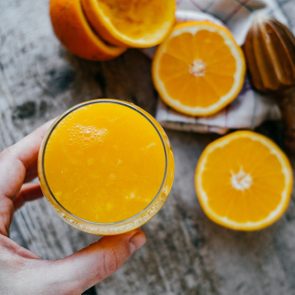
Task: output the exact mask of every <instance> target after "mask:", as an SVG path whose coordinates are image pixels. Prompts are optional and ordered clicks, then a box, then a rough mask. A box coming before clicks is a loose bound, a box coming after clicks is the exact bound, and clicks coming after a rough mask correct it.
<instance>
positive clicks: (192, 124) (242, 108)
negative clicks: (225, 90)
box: [146, 0, 295, 134]
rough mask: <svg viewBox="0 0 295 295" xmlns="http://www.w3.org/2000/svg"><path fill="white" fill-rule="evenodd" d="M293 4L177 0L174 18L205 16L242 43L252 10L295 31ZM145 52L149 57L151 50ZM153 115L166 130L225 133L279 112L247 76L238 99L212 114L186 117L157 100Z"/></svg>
mask: <svg viewBox="0 0 295 295" xmlns="http://www.w3.org/2000/svg"><path fill="white" fill-rule="evenodd" d="M294 4H295V1H294V0H289V1H288V0H284V1H277V0H268V1H263V0H178V1H177V13H176V17H177V19H178V20H179V21H185V20H200V19H208V20H211V21H214V22H218V23H221V24H224V25H226V26H227V27H228V28H229V29H230V30H231V32H232V33H233V35H234V37H235V38H236V40H237V42H238V43H239V44H240V45H242V44H243V42H244V40H245V36H246V34H247V31H248V28H249V25H250V23H251V20H252V17H253V15H254V14H255V13H261V14H269V15H273V16H275V17H276V18H277V19H279V20H280V21H281V22H283V23H285V24H287V25H289V27H291V29H293V31H294V30H295V24H294V23H293V25H292V23H291V21H292V20H293V18H291V16H292V15H293V16H294V12H295V5H294ZM289 18H290V19H289ZM146 53H147V54H148V55H150V56H151V57H152V54H153V50H148V51H146ZM156 118H157V120H158V121H159V122H160V123H161V124H162V125H163V126H164V127H166V128H168V129H175V130H183V131H193V132H201V133H207V132H215V133H219V134H224V133H226V132H227V131H228V130H229V129H253V128H255V127H257V126H258V125H260V124H261V123H262V122H263V121H266V120H277V119H279V118H280V111H279V108H278V107H277V105H276V104H275V102H274V101H272V100H271V99H270V98H269V97H266V96H262V95H261V94H258V93H257V92H255V91H254V90H253V89H252V87H251V85H250V83H249V80H248V78H247V79H246V81H245V84H244V87H243V89H242V91H241V93H240V94H239V96H238V97H237V99H236V100H235V101H234V102H233V103H232V104H231V105H229V106H228V107H226V108H225V109H224V110H222V111H221V112H219V113H218V114H216V115H214V116H211V117H206V118H193V117H188V116H185V115H182V114H179V113H177V112H175V111H174V110H172V109H171V108H169V107H168V106H166V105H165V104H164V103H163V102H162V101H161V100H159V102H158V106H157V111H156Z"/></svg>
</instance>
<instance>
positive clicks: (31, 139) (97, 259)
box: [0, 122, 145, 295]
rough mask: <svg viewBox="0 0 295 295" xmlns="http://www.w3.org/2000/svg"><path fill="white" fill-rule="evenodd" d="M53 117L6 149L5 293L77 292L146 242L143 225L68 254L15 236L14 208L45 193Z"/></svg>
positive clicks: (0, 203) (0, 250) (1, 224)
mask: <svg viewBox="0 0 295 295" xmlns="http://www.w3.org/2000/svg"><path fill="white" fill-rule="evenodd" d="M49 124H50V122H49V123H47V124H45V125H43V126H42V127H40V128H39V129H37V130H36V131H35V132H33V133H32V134H30V135H28V136H27V137H25V138H23V139H22V140H21V141H19V142H18V143H16V144H15V145H13V146H11V147H9V148H7V149H6V150H4V151H2V152H1V153H0V294H1V295H18V294H22V295H27V294H28V295H35V294H42V295H51V294H54V295H56V294H59V295H67V294H70V295H75V294H81V293H82V292H83V291H85V290H86V289H88V288H89V287H91V286H92V285H94V284H96V283H97V282H100V281H101V280H103V279H104V278H106V277H107V276H109V275H111V274H112V273H113V272H115V271H116V270H117V269H118V268H119V267H120V266H121V265H122V264H123V263H124V262H125V261H126V260H127V259H128V258H129V257H130V256H131V255H132V254H133V253H134V252H135V251H136V250H137V249H139V248H140V247H141V246H143V244H144V243H145V235H144V233H143V232H142V231H141V230H134V231H132V232H129V233H126V234H122V235H118V236H113V237H103V238H102V239H101V240H99V241H98V242H96V243H94V244H92V245H90V246H88V247H86V248H84V249H82V250H80V251H79V252H77V253H75V254H73V255H71V256H68V257H66V258H64V259H60V260H56V261H49V260H43V259H41V258H40V257H38V256H37V255H35V254H34V253H32V252H31V251H29V250H27V249H25V248H23V247H21V246H20V245H18V244H16V243H15V242H14V241H12V240H11V239H9V237H8V233H9V226H10V223H11V220H12V216H13V212H14V211H15V210H16V209H17V208H19V207H20V206H22V205H23V204H24V203H25V202H26V201H32V200H34V199H36V198H39V197H41V196H42V192H41V189H40V186H39V184H37V183H34V184H33V183H29V181H31V180H32V179H34V178H35V177H36V176H37V158H38V151H39V147H40V144H41V141H42V138H43V137H44V134H45V132H46V130H47V129H48V127H49Z"/></svg>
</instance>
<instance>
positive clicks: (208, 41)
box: [153, 21, 245, 116]
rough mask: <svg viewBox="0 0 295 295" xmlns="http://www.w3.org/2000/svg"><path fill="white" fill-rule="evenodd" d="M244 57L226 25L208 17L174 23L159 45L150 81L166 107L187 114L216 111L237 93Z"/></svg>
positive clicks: (200, 114) (241, 78)
mask: <svg viewBox="0 0 295 295" xmlns="http://www.w3.org/2000/svg"><path fill="white" fill-rule="evenodd" d="M244 77H245V59H244V55H243V52H242V50H241V48H240V47H239V46H238V44H237V43H236V41H235V40H234V38H233V36H232V34H231V33H230V31H229V30H228V29H226V28H225V27H223V26H221V25H217V24H214V23H212V22H209V21H192V22H185V23H181V24H178V25H176V27H175V29H174V30H173V32H172V33H171V35H170V36H169V37H168V38H167V39H166V40H165V41H164V42H163V43H162V44H161V45H160V46H159V48H158V50H157V52H156V55H155V57H154V61H153V81H154V84H155V87H156V89H157V90H158V92H159V95H160V97H161V98H162V99H163V101H164V102H165V103H166V104H168V105H169V106H170V107H172V108H173V109H175V110H176V111H179V112H181V113H184V114H187V115H191V116H208V115H212V114H215V113H216V112H218V111H220V110H221V109H222V108H224V107H225V106H226V105H228V104H229V103H230V102H232V101H233V100H234V99H235V98H236V97H237V95H238V94H239V92H240V90H241V88H242V86H243V82H244Z"/></svg>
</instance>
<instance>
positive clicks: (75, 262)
mask: <svg viewBox="0 0 295 295" xmlns="http://www.w3.org/2000/svg"><path fill="white" fill-rule="evenodd" d="M145 242H146V238H145V235H144V233H143V232H142V231H141V230H135V231H132V232H130V233H127V234H122V235H118V236H113V237H104V238H102V239H101V240H100V241H98V242H96V243H94V244H92V245H90V246H89V247H87V248H84V249H82V250H81V251H79V252H77V253H76V254H74V255H72V256H70V257H67V258H65V259H63V260H59V261H57V262H55V263H53V265H52V267H53V268H52V271H53V275H54V277H55V280H56V278H59V282H60V283H61V284H63V285H67V286H68V288H70V289H71V290H72V291H73V290H75V292H77V294H78V293H79V292H80V293H82V292H83V291H85V290H86V289H88V288H90V287H91V286H93V285H95V284H96V283H98V282H100V281H101V280H103V279H104V278H106V277H108V276H109V275H111V274H112V273H113V272H115V271H116V270H117V269H118V268H119V267H120V266H121V265H122V264H124V263H125V262H126V260H127V259H128V258H129V257H130V256H131V255H132V254H133V253H134V252H135V251H136V250H137V249H139V248H141V247H142V246H143V245H144V244H145ZM75 294H76V293H75Z"/></svg>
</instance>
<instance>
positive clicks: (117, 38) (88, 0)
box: [82, 0, 176, 48]
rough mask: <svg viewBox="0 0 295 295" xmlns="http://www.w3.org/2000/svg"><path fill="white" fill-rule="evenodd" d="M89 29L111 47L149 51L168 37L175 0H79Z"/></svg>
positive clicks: (172, 19) (173, 14)
mask: <svg viewBox="0 0 295 295" xmlns="http://www.w3.org/2000/svg"><path fill="white" fill-rule="evenodd" d="M82 6H83V8H84V11H85V14H86V15H87V17H88V19H89V21H90V23H91V24H92V27H93V28H94V29H95V30H96V32H98V33H99V34H100V35H101V36H102V37H103V38H104V39H105V40H107V41H108V42H110V43H111V44H115V45H118V46H127V47H139V48H141V47H152V46H155V45H157V44H159V43H160V42H161V41H162V40H163V39H164V38H165V37H166V35H167V34H168V33H169V31H170V29H171V27H172V25H173V23H174V19H175V7H176V4H175V0H161V1H159V0H100V1H98V0H82Z"/></svg>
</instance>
